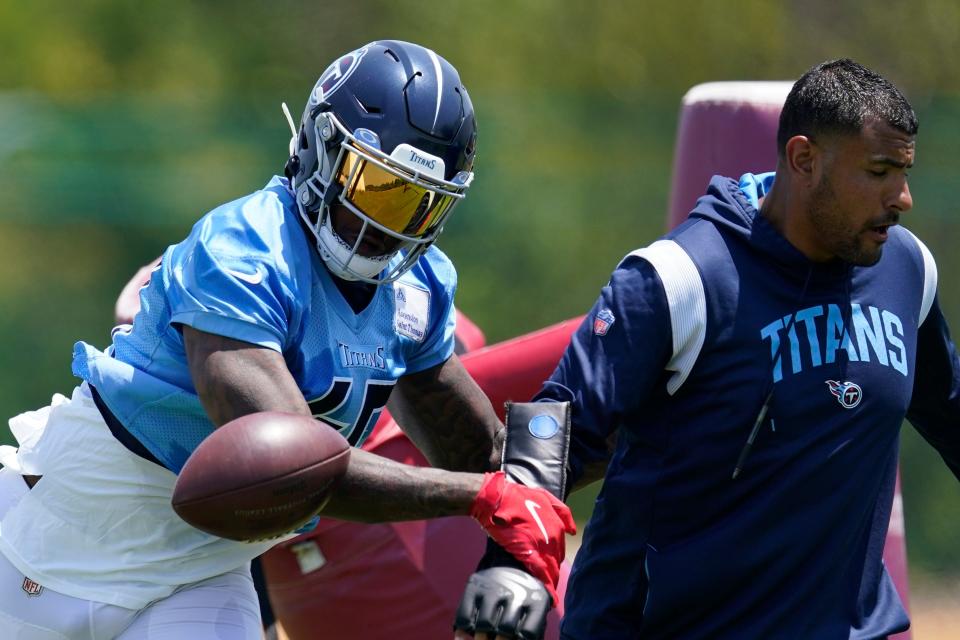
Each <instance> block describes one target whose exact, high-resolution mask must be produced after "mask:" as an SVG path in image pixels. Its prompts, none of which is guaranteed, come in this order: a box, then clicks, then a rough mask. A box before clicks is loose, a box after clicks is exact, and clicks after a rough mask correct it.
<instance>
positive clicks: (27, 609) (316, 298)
mask: <svg viewBox="0 0 960 640" xmlns="http://www.w3.org/2000/svg"><path fill="white" fill-rule="evenodd" d="M293 128H294V135H293V138H292V139H291V145H290V157H289V160H288V161H287V164H286V167H285V171H284V173H285V175H284V176H283V177H274V178H273V179H271V180H270V181H269V182H268V183H267V185H266V186H264V187H263V188H262V189H260V190H258V191H256V192H254V193H252V194H250V195H248V196H245V197H243V198H240V199H238V200H235V201H233V202H230V203H227V204H224V205H222V206H220V207H218V208H216V209H214V210H213V211H211V212H210V213H209V214H207V215H205V216H203V217H202V218H201V219H200V220H199V221H198V222H197V224H196V225H195V226H194V227H193V230H192V231H191V233H190V234H189V235H188V237H187V238H186V239H185V240H183V241H182V242H180V243H179V244H176V245H174V246H171V247H170V248H169V249H167V251H166V252H165V253H164V254H163V256H162V259H161V262H160V264H159V265H158V266H157V267H156V268H155V269H154V270H153V272H152V274H151V277H150V282H149V284H148V286H147V287H146V288H145V289H144V290H143V291H142V295H141V303H142V309H141V311H140V313H139V314H138V315H137V318H136V321H135V322H134V323H133V325H132V326H128V327H123V328H119V329H118V330H116V331H115V332H114V335H113V339H112V344H111V345H109V347H108V348H107V349H106V350H100V349H98V348H96V347H94V346H91V345H88V344H86V343H83V342H79V343H77V345H76V347H75V351H74V359H73V371H74V373H75V374H76V375H77V376H78V377H79V378H81V379H82V383H81V384H80V385H79V386H78V387H77V388H76V389H74V390H73V393H72V394H71V397H69V398H67V397H64V396H60V395H57V396H55V397H54V399H53V401H52V403H51V405H50V406H48V407H45V408H43V409H40V410H39V411H34V412H30V413H26V414H23V415H20V416H17V417H16V418H14V419H12V420H11V429H12V431H13V433H14V435H15V437H16V438H17V440H18V443H19V448H18V449H13V448H11V447H5V448H3V449H2V450H0V463H2V464H3V465H4V468H3V469H2V470H0V496H3V497H2V499H0V505H2V512H0V554H2V557H0V621H2V624H3V626H4V630H5V632H8V633H12V634H13V635H14V636H16V637H18V638H53V637H58V638H59V637H68V638H94V637H97V638H100V637H119V638H134V637H143V636H146V635H150V637H169V638H185V637H189V638H208V637H209V638H212V637H216V638H238V639H239V638H244V639H246V638H259V636H260V620H259V613H258V605H257V599H256V596H255V594H254V590H253V587H252V583H251V578H250V574H249V569H248V565H249V561H250V559H251V558H253V557H255V556H257V555H259V554H260V553H262V552H263V551H264V550H266V549H267V548H269V546H270V545H271V543H269V542H263V543H259V542H258V543H241V542H233V541H230V540H225V539H222V538H217V537H214V536H210V535H207V534H205V533H203V532H200V531H198V530H196V529H193V528H192V527H190V526H189V525H187V524H186V523H185V522H183V521H182V520H180V519H179V518H178V517H177V516H176V515H175V514H174V513H173V511H172V508H171V506H170V496H171V493H172V488H173V484H174V481H175V479H176V474H177V472H178V471H179V470H180V468H181V467H182V466H183V464H184V463H185V461H186V459H187V458H188V457H189V455H190V453H191V452H192V451H193V449H194V448H195V447H196V446H197V445H198V444H199V443H200V442H201V441H202V440H203V439H204V437H206V436H207V435H208V434H209V433H210V432H211V431H212V430H213V429H215V428H216V427H217V426H219V425H222V424H225V423H226V422H229V421H230V420H232V419H235V418H237V417H239V416H242V415H246V414H249V413H253V412H259V411H286V412H299V413H302V414H306V415H314V416H318V417H322V418H323V420H324V421H325V422H326V423H329V424H331V425H335V426H336V427H337V428H338V429H339V430H340V431H341V433H342V434H343V435H344V436H345V437H347V439H348V440H349V441H350V442H351V444H353V445H357V446H359V445H360V444H361V443H362V442H363V441H364V439H365V438H366V437H367V435H368V433H369V432H370V430H371V429H372V427H373V425H374V423H375V422H376V420H377V417H378V416H379V415H380V413H381V412H382V411H383V408H384V406H385V405H386V402H387V399H388V398H390V401H391V409H392V411H393V414H394V416H395V417H396V418H397V419H398V421H399V422H400V424H402V425H403V427H404V429H405V430H406V432H407V434H408V435H409V436H410V437H411V439H412V440H413V441H414V442H415V443H416V444H417V446H418V447H419V448H420V450H421V451H423V452H424V454H425V455H426V456H427V458H428V459H429V460H430V462H431V463H432V464H433V465H434V466H435V467H438V468H437V469H427V468H419V467H413V466H408V465H403V464H400V463H396V462H393V461H390V460H387V459H385V458H381V457H379V456H376V455H374V454H370V453H368V452H365V451H362V450H360V449H355V450H354V452H353V454H352V456H351V461H350V466H349V469H348V471H347V473H346V476H345V477H344V478H343V480H342V482H341V483H340V484H339V485H338V488H337V490H336V492H335V494H334V496H333V497H332V498H331V500H330V502H329V503H328V505H327V506H326V508H325V513H326V514H327V515H330V516H333V517H338V518H343V519H353V520H358V521H365V522H379V521H388V520H405V519H423V518H430V517H438V516H448V515H467V514H469V515H471V516H473V517H474V518H475V519H476V520H477V521H478V522H479V523H480V525H481V526H482V527H483V528H484V529H485V531H486V532H487V533H488V534H489V535H490V536H491V538H492V539H494V540H496V541H497V542H499V543H500V544H501V545H502V546H503V547H504V548H506V549H507V550H508V551H509V552H510V553H511V554H513V556H515V557H516V558H517V559H518V560H519V561H521V562H522V565H523V566H524V568H525V569H526V570H527V571H529V572H530V573H532V574H533V575H534V576H536V577H537V578H539V580H541V581H542V582H543V583H544V585H545V586H546V588H547V589H548V590H552V589H554V588H555V586H556V582H557V576H558V572H559V564H560V561H561V560H562V558H563V535H564V533H565V532H572V531H573V521H572V518H571V516H570V513H569V510H568V509H567V508H566V507H565V506H564V505H563V504H562V503H561V502H559V501H558V500H557V499H556V498H555V497H553V496H552V495H550V493H548V492H547V491H544V490H540V489H534V488H527V487H524V486H522V485H520V484H516V483H513V482H507V480H506V477H505V475H504V473H503V472H502V471H497V472H493V469H496V468H497V467H499V463H500V447H499V443H500V442H501V441H502V439H503V434H502V425H501V424H500V422H499V420H498V419H497V418H496V415H495V413H494V412H493V409H492V407H491V406H490V403H489V401H488V400H487V398H486V397H485V396H484V394H483V392H482V391H481V390H480V389H479V388H478V387H477V385H476V384H475V383H474V382H473V381H472V380H471V379H470V377H469V375H467V373H466V372H465V370H464V369H463V366H462V365H461V364H460V362H459V360H458V359H457V357H456V356H455V355H453V342H454V340H453V328H454V307H453V294H454V290H455V288H456V273H455V271H454V269H453V266H452V265H451V263H450V261H449V260H448V259H447V258H446V256H444V255H443V253H441V252H440V251H439V249H437V248H436V247H435V246H434V241H435V240H436V239H437V236H438V235H439V234H440V232H441V230H442V229H443V225H444V224H445V222H446V221H447V219H448V218H449V216H450V214H451V212H452V211H453V209H454V208H455V206H456V204H457V203H458V202H459V201H460V200H462V199H463V197H464V196H465V195H466V193H467V191H468V189H469V188H470V184H471V182H472V180H473V172H472V169H473V162H474V156H475V152H476V129H475V122H474V114H473V107H472V105H471V102H470V98H469V95H468V94H467V92H466V89H465V88H464V87H463V85H462V83H461V82H460V78H459V75H458V73H457V71H456V70H455V69H454V67H453V66H451V65H450V64H449V63H448V62H447V61H446V60H444V59H443V58H441V57H439V56H438V55H437V54H436V53H434V52H433V51H431V50H429V49H425V48H423V47H420V46H418V45H414V44H410V43H405V42H399V41H377V42H372V43H370V44H368V45H366V46H364V47H361V48H359V49H357V50H355V51H353V52H350V53H348V54H346V55H344V56H341V57H340V58H338V59H337V60H336V61H335V62H334V63H333V64H332V65H330V67H329V68H328V69H327V70H326V71H325V72H324V73H323V75H322V76H321V77H320V79H319V81H318V82H317V83H316V86H315V87H314V89H313V91H312V92H311V94H310V97H309V100H308V102H307V105H306V108H305V110H304V112H303V116H302V118H301V120H300V126H299V128H296V127H293ZM317 428H328V427H325V426H323V425H321V424H320V423H318V427H317ZM441 468H442V469H449V470H452V471H445V470H441ZM480 472H487V473H480ZM554 600H555V597H554Z"/></svg>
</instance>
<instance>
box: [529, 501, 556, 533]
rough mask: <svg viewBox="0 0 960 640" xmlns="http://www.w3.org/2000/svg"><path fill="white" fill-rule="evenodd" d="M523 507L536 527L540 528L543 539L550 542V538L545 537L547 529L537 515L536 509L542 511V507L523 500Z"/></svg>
mask: <svg viewBox="0 0 960 640" xmlns="http://www.w3.org/2000/svg"><path fill="white" fill-rule="evenodd" d="M523 505H524V506H525V507H526V508H527V511H529V512H530V515H531V516H533V519H534V520H535V521H536V522H537V526H538V527H540V532H541V533H542V534H543V539H544V540H546V541H547V542H550V536H548V535H547V528H546V527H545V526H543V520H541V519H540V514H539V513H537V509H542V508H543V507H541V506H540V505H539V504H537V503H536V502H534V501H533V500H524V501H523Z"/></svg>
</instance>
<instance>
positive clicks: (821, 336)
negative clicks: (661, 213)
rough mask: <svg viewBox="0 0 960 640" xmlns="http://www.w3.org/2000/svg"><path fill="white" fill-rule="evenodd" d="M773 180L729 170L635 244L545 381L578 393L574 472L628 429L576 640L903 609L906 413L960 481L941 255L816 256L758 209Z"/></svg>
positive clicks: (958, 378)
mask: <svg viewBox="0 0 960 640" xmlns="http://www.w3.org/2000/svg"><path fill="white" fill-rule="evenodd" d="M772 181H773V174H766V175H764V176H753V175H750V174H747V175H745V176H744V177H743V178H742V179H741V181H740V182H739V183H738V182H737V181H735V180H731V179H728V178H721V177H715V178H714V179H713V180H712V181H711V183H710V186H709V190H708V192H707V194H706V195H705V196H704V197H702V198H701V199H700V200H699V202H698V203H697V206H696V208H695V209H694V211H693V212H692V213H691V215H690V217H689V219H688V220H687V221H686V222H685V223H684V224H682V225H681V226H680V227H678V228H677V229H675V230H674V231H673V232H671V233H670V234H668V235H667V236H665V237H664V238H662V239H661V240H659V241H657V242H655V243H654V244H652V245H650V246H649V247H646V248H644V249H641V250H638V251H635V252H633V253H631V254H630V255H628V256H627V257H626V258H625V259H624V260H623V261H622V262H621V264H620V265H619V266H618V267H617V269H616V270H615V271H614V273H613V275H612V276H611V278H610V282H609V283H608V285H607V286H606V287H604V289H603V291H602V293H601V295H600V298H599V299H598V301H597V302H596V304H595V305H594V307H593V309H592V310H591V311H590V313H589V314H588V316H587V318H586V320H585V321H584V323H583V324H582V326H581V327H580V328H579V329H578V331H577V332H576V333H575V334H574V336H573V339H572V341H571V344H570V346H569V347H568V349H567V351H566V353H565V354H564V356H563V359H562V360H561V362H560V365H559V367H558V368H557V370H556V372H555V373H554V374H553V376H552V377H551V379H550V380H549V381H548V382H547V383H546V384H545V386H544V388H543V390H542V391H541V392H540V394H539V395H538V399H540V400H561V401H562V400H571V401H572V402H573V423H574V432H573V438H572V443H571V467H572V472H573V473H572V476H573V479H574V480H575V479H576V478H577V477H578V476H579V475H580V474H581V473H582V472H583V468H584V466H585V465H586V464H588V463H591V462H596V461H598V460H602V459H604V457H605V456H606V455H607V453H606V452H607V442H608V439H609V437H610V436H611V434H613V433H614V432H616V435H617V441H616V446H615V451H614V454H613V458H612V461H611V462H610V465H609V467H608V469H607V474H606V479H605V481H604V485H603V488H602V490H601V492H600V495H599V497H598V499H597V502H596V505H595V509H594V513H593V517H592V518H591V520H590V522H589V524H588V525H587V527H586V530H585V532H584V539H583V546H582V547H581V549H580V551H579V553H578V555H577V558H576V561H575V563H574V567H573V573H572V576H571V579H570V585H569V588H568V591H567V599H566V603H565V604H566V618H565V620H564V622H563V628H562V637H563V638H566V639H568V640H573V639H576V640H604V639H616V640H625V639H629V638H663V639H671V640H673V639H678V638H711V639H717V638H738V639H743V638H804V639H807V638H817V639H818V640H822V639H832V638H837V639H841V638H843V639H846V638H858V639H859V638H883V637H885V636H886V635H888V634H891V633H894V632H897V631H901V630H904V629H906V628H907V627H908V624H909V622H908V619H907V616H906V613H905V611H904V609H903V606H902V605H901V603H900V600H899V598H898V596H897V593H896V590H895V589H894V586H893V583H892V581H891V580H890V577H889V576H888V574H887V572H886V570H885V568H884V567H883V564H882V561H881V557H882V552H883V545H884V540H885V537H886V531H887V523H888V522H889V517H890V509H891V502H892V497H893V491H894V482H895V477H896V465H897V452H898V442H899V431H900V427H901V423H902V421H903V418H904V416H906V417H908V418H909V419H910V420H911V421H912V422H913V424H914V425H915V426H916V427H917V428H918V429H919V430H920V432H921V433H922V434H923V435H924V437H926V438H927V440H929V441H930V442H931V443H932V444H933V445H934V446H935V447H937V449H938V450H939V451H940V453H941V455H942V456H943V457H944V459H945V460H946V461H947V464H948V465H949V466H950V468H951V469H952V470H953V472H954V473H955V474H958V477H960V419H958V418H960V400H958V395H960V394H958V391H960V375H958V374H960V365H958V360H957V356H956V354H955V351H954V347H953V344H952V342H951V341H950V337H949V333H948V330H947V327H946V324H945V322H944V319H943V316H942V314H941V312H940V309H939V305H938V304H937V301H936V266H935V264H934V261H933V258H932V257H931V255H930V253H929V251H928V250H927V249H926V247H924V246H923V245H922V243H920V241H919V240H917V238H916V237H915V236H913V234H911V233H910V232H909V231H907V230H906V229H904V228H902V227H893V228H891V229H890V232H889V239H888V241H887V243H886V244H885V246H884V248H883V254H882V258H881V259H880V261H879V262H878V263H877V264H876V265H874V266H871V267H854V266H851V265H849V264H846V263H843V262H840V261H834V262H830V263H814V262H811V261H809V260H808V259H807V258H806V257H804V256H803V254H801V253H800V252H799V251H798V250H797V249H796V248H794V247H793V246H792V245H791V244H790V243H789V242H787V240H786V239H785V238H784V237H783V236H782V235H780V233H779V232H778V231H777V230H775V229H774V228H773V226H772V225H770V223H769V222H768V221H767V220H766V219H765V218H763V217H762V216H760V215H759V213H758V210H757V199H758V197H762V196H763V195H764V193H765V192H766V191H767V190H769V188H770V186H771V184H772ZM771 389H772V391H773V393H772V396H770V402H769V410H768V412H767V413H766V416H765V418H764V420H763V421H762V422H761V426H760V430H759V432H758V434H757V437H756V441H755V443H754V445H753V448H752V450H751V452H750V454H749V456H748V457H747V459H746V461H745V463H744V465H743V468H742V472H741V474H740V475H739V477H737V478H736V479H732V478H731V476H732V473H733V470H734V467H735V465H736V463H737V460H738V457H739V456H740V453H741V451H742V449H743V446H744V443H745V442H746V440H747V437H748V435H749V434H750V431H751V428H752V427H753V425H754V423H755V421H756V420H757V416H758V414H759V413H760V410H761V407H762V406H763V405H764V400H765V398H767V396H768V394H769V393H770V391H771Z"/></svg>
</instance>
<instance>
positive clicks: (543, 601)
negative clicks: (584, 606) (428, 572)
mask: <svg viewBox="0 0 960 640" xmlns="http://www.w3.org/2000/svg"><path fill="white" fill-rule="evenodd" d="M552 606H553V604H552V602H551V599H550V594H548V593H547V590H546V588H544V586H543V583H542V582H540V581H539V580H537V579H536V578H534V577H533V576H531V575H530V574H529V573H527V572H526V571H523V570H522V569H513V568H510V567H491V568H490V569H484V570H482V571H478V572H476V573H474V574H473V575H472V576H470V579H469V580H468V581H467V587H466V589H465V590H464V592H463V599H462V600H460V606H459V607H458V608H457V618H456V622H455V623H454V628H456V629H463V630H464V631H469V632H470V633H489V634H491V635H498V634H502V635H505V636H509V637H513V638H519V639H522V640H540V639H541V638H543V632H544V630H545V629H546V627H547V613H548V612H549V611H550V608H551V607H552Z"/></svg>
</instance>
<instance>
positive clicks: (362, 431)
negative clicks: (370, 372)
mask: <svg viewBox="0 0 960 640" xmlns="http://www.w3.org/2000/svg"><path fill="white" fill-rule="evenodd" d="M353 384H354V381H353V379H352V378H334V379H333V384H332V385H330V388H329V389H328V390H327V392H326V393H325V394H323V395H322V396H320V397H319V398H317V399H316V400H311V401H310V402H309V403H308V404H309V405H310V412H311V413H312V414H313V417H314V418H320V419H322V420H323V421H324V422H329V423H330V424H332V425H334V426H336V427H337V428H338V429H339V430H340V433H341V434H342V435H343V437H345V438H346V439H347V442H349V443H350V445H351V446H354V447H356V446H359V445H360V444H361V443H362V442H363V441H364V440H365V439H366V437H367V436H368V435H370V431H372V430H373V425H375V424H376V423H377V420H378V419H379V418H380V414H381V413H383V408H384V407H385V406H386V405H387V400H388V399H389V398H390V392H391V391H392V390H393V385H395V384H396V380H367V382H366V383H365V384H364V389H363V401H362V402H361V403H360V412H359V413H358V414H357V419H356V420H354V421H352V422H343V421H341V420H337V419H336V418H334V417H332V416H334V415H336V414H337V413H338V412H339V410H340V409H342V408H343V407H344V406H345V405H346V404H347V402H348V400H349V399H350V392H351V390H352V389H353Z"/></svg>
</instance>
